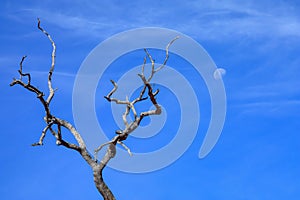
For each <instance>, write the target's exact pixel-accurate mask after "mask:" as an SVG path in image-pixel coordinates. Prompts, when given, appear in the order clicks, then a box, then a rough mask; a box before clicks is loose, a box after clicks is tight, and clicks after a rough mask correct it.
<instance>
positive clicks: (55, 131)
mask: <svg viewBox="0 0 300 200" xmlns="http://www.w3.org/2000/svg"><path fill="white" fill-rule="evenodd" d="M38 29H39V30H40V31H42V32H43V33H44V34H45V35H46V36H47V37H48V40H49V41H50V42H51V45H52V55H51V66H50V70H49V73H48V89H49V93H48V96H46V95H45V94H44V93H43V92H42V91H41V90H40V89H38V88H37V87H36V86H34V85H32V84H31V74H30V73H25V72H23V62H24V60H25V58H26V56H23V58H22V60H21V62H20V69H19V70H18V72H19V75H20V78H19V79H14V80H13V81H12V83H11V84H10V86H14V85H20V86H22V87H23V88H24V89H26V90H28V91H30V92H32V93H35V94H36V96H37V98H38V99H39V101H40V102H41V104H42V105H43V108H44V111H45V116H44V121H45V123H46V125H45V127H44V129H43V130H42V133H41V136H40V138H39V141H38V142H37V143H34V144H32V146H41V145H43V140H44V138H45V136H46V134H47V133H48V132H50V133H51V134H52V135H53V136H54V137H55V138H56V144H57V145H59V146H64V147H66V148H68V149H72V150H75V151H77V152H78V153H79V154H80V155H81V157H82V158H83V159H84V160H85V161H86V162H87V164H88V165H89V166H90V167H91V168H92V170H93V177H94V183H95V186H96V188H97V189H98V191H99V193H100V194H101V195H102V197H103V198H104V199H105V200H113V199H115V197H114V195H113V193H112V192H111V190H110V188H109V187H108V186H107V185H106V183H105V182H104V180H103V176H102V172H103V169H104V168H105V167H106V165H107V163H108V162H109V161H110V159H112V158H113V157H114V156H115V155H116V145H117V144H120V145H121V146H122V147H124V148H125V149H126V150H127V151H128V153H129V154H130V155H132V153H131V151H130V148H129V147H127V146H126V145H125V144H124V142H123V141H124V140H126V139H127V137H128V136H129V135H130V133H132V132H133V131H134V130H135V129H136V128H137V127H138V126H139V125H140V123H141V121H142V120H143V118H144V117H146V116H149V115H159V114H160V113H161V107H160V105H159V104H158V103H157V101H156V98H155V96H156V95H157V94H158V92H159V90H156V91H155V92H153V89H152V86H151V84H150V81H151V79H152V77H153V76H154V75H155V73H156V72H158V71H160V70H161V69H163V67H164V66H165V65H166V63H167V61H168V58H169V47H170V45H171V44H172V43H173V42H174V41H175V40H176V39H177V37H176V38H174V39H173V40H172V41H171V42H170V43H169V44H168V45H167V46H166V57H165V60H164V62H163V64H162V65H160V66H159V67H157V68H155V62H154V60H153V59H152V57H151V55H150V54H149V52H148V51H147V50H146V49H144V50H145V53H146V56H145V58H144V63H143V66H142V69H141V73H140V74H138V76H139V77H140V78H141V80H142V82H143V85H144V86H143V88H142V90H141V92H140V93H139V96H138V97H137V98H135V99H134V100H133V101H129V99H128V98H126V99H125V100H119V99H116V98H112V95H113V94H114V92H115V91H116V90H117V88H118V86H117V83H116V82H115V81H113V80H111V82H112V84H113V86H114V88H113V89H112V91H111V92H110V93H109V94H108V95H107V96H105V99H107V100H108V101H109V102H115V103H116V104H124V105H126V109H125V112H124V114H123V122H124V125H125V128H124V130H118V131H116V132H115V133H116V136H115V137H113V138H112V139H111V140H110V141H109V142H107V143H104V144H102V145H100V146H99V147H98V148H97V149H96V150H95V152H94V155H92V154H91V153H90V152H89V151H88V150H87V148H86V144H85V142H84V140H83V138H82V137H81V135H80V133H79V132H78V131H77V130H76V128H75V127H74V126H73V125H72V124H71V123H69V122H68V121H66V120H64V119H60V118H58V117H56V116H55V115H54V114H53V113H52V112H51V110H50V104H51V101H52V99H53V97H54V94H55V89H53V86H52V75H53V72H54V67H55V59H56V45H55V42H54V41H53V40H52V38H51V36H50V35H49V34H48V32H47V31H46V30H45V29H43V28H42V27H41V26H40V20H39V19H38ZM147 58H148V59H149V60H150V62H151V73H150V75H149V77H146V76H145V74H144V70H145V66H146V61H147ZM24 79H26V80H24ZM146 91H147V92H146ZM145 94H146V95H145ZM147 99H150V101H151V103H152V104H153V105H154V106H155V109H154V110H149V111H145V112H141V113H140V114H138V113H137V112H136V109H135V107H134V106H135V104H136V103H138V102H141V101H144V100H147ZM130 112H132V113H133V115H134V119H133V121H132V122H130V123H128V121H127V116H128V115H129V113H130ZM63 129H66V130H67V131H69V132H71V134H72V135H73V137H74V138H75V140H76V142H77V144H74V143H71V142H68V141H66V140H65V139H64V138H63V134H62V130H63ZM106 145H107V146H108V147H107V150H106V153H105V155H104V156H103V158H102V159H101V160H100V161H99V160H98V159H97V153H98V152H99V151H100V150H101V149H102V148H103V147H104V146H106Z"/></svg>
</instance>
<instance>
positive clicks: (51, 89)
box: [38, 18, 56, 104]
mask: <svg viewBox="0 0 300 200" xmlns="http://www.w3.org/2000/svg"><path fill="white" fill-rule="evenodd" d="M38 29H40V30H41V31H42V32H43V33H44V34H45V35H46V36H47V37H48V39H49V41H50V42H51V44H52V54H51V67H50V70H49V74H48V88H49V96H48V98H47V101H46V102H47V103H48V104H50V102H51V100H52V98H53V96H54V92H55V91H54V89H53V87H52V74H53V71H54V66H55V57H56V45H55V42H54V41H53V40H52V38H51V36H50V34H49V33H48V32H47V31H46V30H45V29H43V28H42V27H41V21H40V19H39V18H38Z"/></svg>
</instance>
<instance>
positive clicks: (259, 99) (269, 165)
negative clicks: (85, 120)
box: [0, 0, 300, 200]
mask: <svg viewBox="0 0 300 200" xmlns="http://www.w3.org/2000/svg"><path fill="white" fill-rule="evenodd" d="M0 11H1V12H0V21H1V27H2V28H1V33H0V41H1V48H0V53H1V57H0V72H1V73H0V90H1V91H2V96H1V97H2V98H1V104H0V106H1V111H2V116H1V125H2V131H1V138H2V142H1V152H0V160H1V172H0V177H1V179H0V184H1V187H0V194H1V199H7V200H8V199H9V200H18V199H33V200H34V199H41V198H43V199H65V198H69V199H99V194H98V192H97V191H96V189H95V187H94V183H93V181H92V173H91V170H90V169H89V166H88V165H86V164H85V163H84V161H83V160H82V159H81V157H80V156H79V155H77V154H76V153H75V152H72V151H70V150H66V149H64V148H62V147H57V146H56V145H55V141H54V139H53V138H51V137H50V136H49V137H47V138H46V139H45V145H44V146H43V147H35V148H33V147H31V146H30V144H32V143H34V142H36V140H37V139H38V138H39V136H40V132H41V130H42V129H43V127H44V122H43V120H42V117H43V111H42V107H41V105H39V102H38V101H37V99H36V98H35V97H34V96H33V95H32V94H29V93H28V92H26V91H24V90H23V89H22V88H20V87H13V88H10V87H9V83H10V82H11V80H12V78H13V77H15V76H17V69H18V65H19V61H20V59H21V57H22V56H23V55H24V54H25V55H28V59H27V60H26V61H25V63H24V68H25V69H24V70H26V71H28V72H32V76H33V80H34V83H36V85H38V86H39V88H41V89H43V88H45V89H46V82H45V75H46V72H47V69H48V66H49V65H50V57H49V55H50V53H51V46H50V44H49V42H48V41H47V39H46V38H45V37H44V35H42V34H41V33H40V32H39V31H38V30H37V28H36V18H37V17H39V18H41V20H42V24H43V27H44V28H45V29H47V30H48V32H49V33H51V35H52V37H53V39H54V40H55V42H56V44H57V48H58V50H57V67H56V72H55V78H54V80H53V81H54V84H55V87H58V88H59V90H58V92H57V94H56V96H55V100H54V101H53V104H55V106H53V108H52V110H53V112H54V113H56V115H57V116H59V117H60V118H66V119H68V120H69V121H72V88H73V83H74V80H75V75H76V72H77V71H78V69H79V67H80V64H81V63H82V61H83V60H84V58H85V57H86V56H87V55H88V53H89V52H90V51H91V50H92V49H93V48H94V47H95V46H96V45H98V44H99V43H100V42H101V41H103V40H104V39H106V38H108V37H109V36H111V35H113V34H116V33H119V32H121V31H126V30H128V29H132V28H140V27H148V26H151V27H153V26H154V27H164V28H170V29H174V30H177V31H180V32H182V33H184V34H186V35H189V36H190V37H192V38H193V39H195V40H196V41H197V42H199V43H200V44H201V45H202V46H203V47H204V48H205V49H206V51H207V52H208V53H209V54H210V56H211V57H212V58H213V60H214V61H215V63H216V65H217V66H218V67H221V68H224V69H226V75H225V76H224V78H223V81H224V84H225V87H226V94H227V117H226V122H225V126H224V129H223V132H222V135H221V137H220V140H219V141H218V143H217V145H216V146H215V148H214V149H213V151H212V152H211V153H210V154H209V155H208V156H207V157H205V158H204V159H201V160H200V159H199V158H198V152H199V148H200V146H201V143H202V141H203V137H204V135H203V133H204V130H205V129H207V127H205V126H204V127H202V126H200V128H199V129H200V130H199V134H198V135H197V136H196V138H195V140H194V142H193V144H192V145H191V146H190V148H189V149H188V150H187V152H186V153H185V154H184V155H183V156H182V157H181V158H180V159H179V160H177V162H175V163H173V164H172V165H171V166H169V167H167V168H164V169H162V170H159V171H156V172H152V173H147V174H128V173H122V172H118V171H116V170H113V169H108V168H107V169H105V171H104V176H105V179H106V180H107V183H108V185H109V186H110V187H111V189H112V191H113V192H114V193H115V195H116V197H117V199H132V200H135V199H137V200H140V199H183V198H184V199H237V200H245V199H249V200H255V199H258V200H260V199H272V200H275V199H280V200H281V199H291V200H292V199H299V197H300V191H299V186H300V181H299V180H300V179H299V177H300V160H299V155H300V136H299V129H300V123H299V117H300V114H299V111H300V89H299V84H300V79H299V69H300V68H299V66H300V58H299V51H300V45H299V44H300V16H299V13H300V12H299V11H300V4H299V2H297V1H279V0H275V1H271V0H263V1H253V0H252V1H250V0H246V1H242V2H241V1H239V2H238V1H196V0H195V1H169V0H166V1H160V2H159V1H144V0H142V1H130V2H129V1H127V2H125V1H106V0H105V1H76V0H75V1H74V0H73V1H68V0H64V1H60V2H59V3H54V2H53V1H47V0H46V1H26V2H22V3H20V1H5V0H4V1H1V3H0ZM141 61H142V58H141ZM170 62H171V58H170ZM128 64H129V61H128ZM110 78H113V77H110ZM190 78H193V77H192V75H191V77H190ZM107 84H108V85H109V84H110V83H107ZM109 86H110V85H109ZM106 89H107V90H109V89H110V88H109V87H108V88H106ZM206 98H207V97H206ZM99 99H100V98H99ZM99 104H101V103H99ZM105 104H107V103H106V102H105V101H103V105H102V106H103V107H104V106H105ZM201 106H203V107H204V108H203V110H204V117H203V120H204V125H205V124H207V121H208V119H207V118H208V117H209V114H205V112H208V109H207V110H206V109H205V107H209V102H208V103H207V102H206V100H204V101H203V103H202V105H201ZM99 107H101V105H99ZM205 117H207V118H205ZM112 126H113V125H112ZM201 133H202V134H201ZM66 135H68V134H67V133H66ZM108 135H109V134H108ZM162 139H163V140H166V139H167V140H168V139H170V138H168V137H166V138H164V137H162ZM129 142H130V141H129ZM146 144H147V142H146ZM147 145H149V146H148V148H152V147H151V144H147ZM140 146H141V147H142V146H143V145H140Z"/></svg>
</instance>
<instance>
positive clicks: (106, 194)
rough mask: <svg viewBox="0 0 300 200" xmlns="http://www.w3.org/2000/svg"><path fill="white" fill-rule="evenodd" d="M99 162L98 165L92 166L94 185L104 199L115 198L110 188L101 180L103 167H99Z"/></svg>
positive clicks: (114, 199) (113, 199)
mask: <svg viewBox="0 0 300 200" xmlns="http://www.w3.org/2000/svg"><path fill="white" fill-rule="evenodd" d="M101 164H102V163H100V165H97V166H95V167H93V176H94V183H95V186H96V188H97V190H98V191H99V192H100V193H101V195H102V196H103V198H104V200H116V198H115V197H114V195H113V193H112V192H111V190H110V189H109V188H108V186H107V185H106V183H105V182H104V180H103V177H102V170H103V167H101Z"/></svg>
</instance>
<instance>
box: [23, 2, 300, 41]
mask: <svg viewBox="0 0 300 200" xmlns="http://www.w3.org/2000/svg"><path fill="white" fill-rule="evenodd" d="M161 4H162V5H160V4H153V5H152V6H151V8H148V7H147V6H145V3H143V1H141V2H138V3H136V4H130V3H128V5H127V2H126V3H124V5H122V6H118V5H115V4H113V3H107V2H105V1H104V2H103V3H100V2H93V3H92V2H91V1H90V2H89V3H87V4H85V5H84V6H85V8H86V9H85V10H88V11H89V12H84V14H83V11H82V6H83V5H82V4H80V3H78V2H76V1H75V2H74V4H73V6H72V9H71V10H69V11H68V12H63V11H60V10H59V9H57V10H53V9H52V10H50V9H48V8H46V6H45V5H44V6H40V7H38V8H24V9H23V11H24V12H27V14H30V15H35V16H40V17H43V18H44V19H45V20H47V21H48V22H50V23H53V24H56V25H57V26H59V27H61V28H65V29H69V30H72V31H73V34H75V35H76V34H79V35H85V36H89V37H91V36H93V37H99V35H103V34H104V35H105V34H106V33H114V32H116V31H122V30H126V29H129V28H135V27H143V26H162V27H167V28H173V29H177V30H179V31H183V32H185V33H188V34H189V33H190V34H193V35H196V36H198V37H200V38H201V39H214V40H221V41H222V40H224V39H229V40H230V39H234V38H236V37H241V36H242V37H245V36H246V37H250V38H251V37H253V38H256V37H264V38H270V37H291V36H293V37H300V20H299V19H300V18H299V15H298V14H297V12H296V11H294V10H292V9H291V7H292V6H293V5H289V4H287V3H281V4H275V3H273V2H270V3H268V4H266V5H264V4H263V3H259V2H257V1H255V2H254V1H243V2H235V1H227V2H226V4H220V3H219V2H218V1H209V2H203V1H191V2H176V3H174V4H169V3H161ZM161 6H164V7H165V9H161ZM106 7H108V10H109V11H110V12H109V11H108V10H105V8H106ZM121 7H122V9H121ZM96 8H97V9H96ZM100 8H101V9H100ZM103 9H104V10H103ZM179 13H180V14H179Z"/></svg>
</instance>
